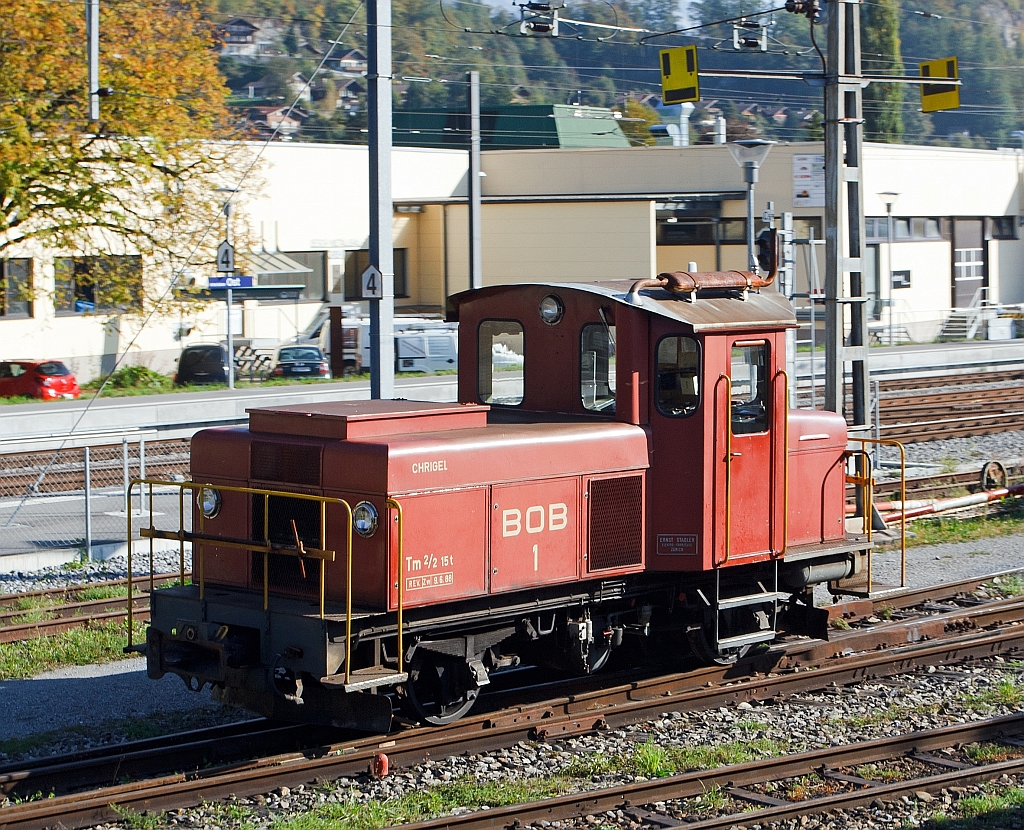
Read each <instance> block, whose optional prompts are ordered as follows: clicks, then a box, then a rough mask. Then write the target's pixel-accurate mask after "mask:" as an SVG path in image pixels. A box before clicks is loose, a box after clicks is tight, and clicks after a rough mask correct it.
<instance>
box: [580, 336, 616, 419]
mask: <svg viewBox="0 0 1024 830" xmlns="http://www.w3.org/2000/svg"><path fill="white" fill-rule="evenodd" d="M580 400H582V401H583V408H584V409H589V410H590V411H591V412H606V413H608V414H612V413H614V412H615V326H606V325H605V324H604V323H590V324H588V325H586V326H584V327H583V331H582V332H581V333H580Z"/></svg>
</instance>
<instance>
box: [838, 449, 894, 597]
mask: <svg viewBox="0 0 1024 830" xmlns="http://www.w3.org/2000/svg"><path fill="white" fill-rule="evenodd" d="M850 440H851V441H859V442H860V445H861V450H860V451H861V452H862V453H864V455H865V456H867V445H868V444H875V445H876V446H882V447H896V448H897V449H898V450H899V451H900V587H901V588H906V587H907V449H906V447H904V446H903V444H902V443H900V442H899V441H896V440H894V439H892V438H851V439H850ZM867 461H868V462H870V458H868V459H867ZM868 469H869V470H870V467H868ZM868 478H872V477H871V475H870V474H869V475H868ZM870 506H871V503H868V505H867V506H865V510H864V512H865V513H868V510H869V508H870ZM871 518H872V517H871V516H870V515H868V516H866V517H865V522H866V523H867V526H868V541H871V529H870V528H871ZM870 590H871V552H870V551H869V552H868V591H870Z"/></svg>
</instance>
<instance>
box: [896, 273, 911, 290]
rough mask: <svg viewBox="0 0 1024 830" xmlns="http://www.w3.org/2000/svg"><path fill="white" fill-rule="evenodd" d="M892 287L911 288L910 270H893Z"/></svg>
mask: <svg viewBox="0 0 1024 830" xmlns="http://www.w3.org/2000/svg"><path fill="white" fill-rule="evenodd" d="M892 287H893V288H910V272H909V271H893V272H892Z"/></svg>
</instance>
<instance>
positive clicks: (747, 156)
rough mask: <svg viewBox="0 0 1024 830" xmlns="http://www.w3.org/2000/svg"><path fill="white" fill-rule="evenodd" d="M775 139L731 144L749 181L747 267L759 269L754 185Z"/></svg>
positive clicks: (747, 140) (731, 149)
mask: <svg viewBox="0 0 1024 830" xmlns="http://www.w3.org/2000/svg"><path fill="white" fill-rule="evenodd" d="M774 143H775V142H774V141H768V140H767V139H764V138H744V139H742V140H741V141H734V142H733V143H732V144H730V145H729V152H730V153H732V157H733V159H734V160H735V162H736V163H737V164H738V165H739V166H740V167H741V168H742V170H743V181H745V182H746V183H747V267H748V268H749V269H750V270H751V271H757V257H756V256H755V255H754V185H755V184H757V171H758V169H759V168H760V167H761V165H762V164H763V163H764V160H765V158H767V156H768V151H769V150H771V149H772V145H773V144H774Z"/></svg>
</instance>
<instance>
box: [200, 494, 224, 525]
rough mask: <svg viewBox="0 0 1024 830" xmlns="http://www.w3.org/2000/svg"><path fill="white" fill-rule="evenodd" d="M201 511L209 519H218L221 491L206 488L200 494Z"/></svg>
mask: <svg viewBox="0 0 1024 830" xmlns="http://www.w3.org/2000/svg"><path fill="white" fill-rule="evenodd" d="M199 509H200V510H202V511H203V515H204V516H205V517H206V518H207V519H215V518H217V514H218V513H220V491H219V490H214V489H213V488H212V487H204V488H203V489H202V490H201V491H200V492H199Z"/></svg>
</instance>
